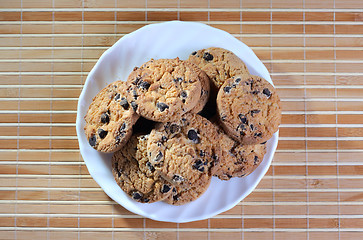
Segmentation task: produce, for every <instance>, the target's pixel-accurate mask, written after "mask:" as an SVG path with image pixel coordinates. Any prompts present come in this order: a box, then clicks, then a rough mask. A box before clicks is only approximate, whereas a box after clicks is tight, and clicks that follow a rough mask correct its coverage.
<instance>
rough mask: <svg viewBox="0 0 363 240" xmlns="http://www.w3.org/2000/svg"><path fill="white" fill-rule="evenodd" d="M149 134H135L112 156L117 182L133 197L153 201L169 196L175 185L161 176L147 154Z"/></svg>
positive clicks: (141, 200) (136, 199) (138, 199)
mask: <svg viewBox="0 0 363 240" xmlns="http://www.w3.org/2000/svg"><path fill="white" fill-rule="evenodd" d="M147 140H148V135H139V136H136V135H133V136H132V137H131V139H130V140H129V141H128V142H127V144H126V145H125V146H124V147H123V148H121V150H119V151H117V152H115V153H114V155H113V157H112V173H113V175H114V177H115V180H116V182H117V184H118V185H119V186H120V187H121V189H122V190H123V191H124V192H125V193H127V194H128V195H129V196H130V197H131V198H132V199H134V200H135V201H138V202H142V203H152V202H157V201H161V200H163V199H165V198H167V197H168V196H169V195H171V193H172V188H173V186H172V185H171V184H170V183H169V182H167V181H166V180H164V179H163V178H161V177H160V175H159V174H158V173H157V172H156V171H155V169H154V167H153V166H152V165H151V164H150V162H149V158H148V156H147V151H146V148H147Z"/></svg>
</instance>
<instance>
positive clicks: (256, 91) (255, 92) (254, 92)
mask: <svg viewBox="0 0 363 240" xmlns="http://www.w3.org/2000/svg"><path fill="white" fill-rule="evenodd" d="M259 92H260V91H258V90H255V91H252V92H251V93H252V94H255V95H256V94H258V93H259Z"/></svg>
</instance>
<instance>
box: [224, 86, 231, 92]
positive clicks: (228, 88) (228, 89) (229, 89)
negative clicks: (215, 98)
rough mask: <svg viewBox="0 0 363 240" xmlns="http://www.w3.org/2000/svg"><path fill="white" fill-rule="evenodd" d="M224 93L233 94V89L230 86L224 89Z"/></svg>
mask: <svg viewBox="0 0 363 240" xmlns="http://www.w3.org/2000/svg"><path fill="white" fill-rule="evenodd" d="M223 91H224V92H225V93H230V92H231V87H230V86H227V87H224V88H223Z"/></svg>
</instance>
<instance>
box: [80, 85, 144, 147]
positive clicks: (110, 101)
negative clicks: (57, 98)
mask: <svg viewBox="0 0 363 240" xmlns="http://www.w3.org/2000/svg"><path fill="white" fill-rule="evenodd" d="M125 88H126V83H125V82H123V81H116V82H113V83H111V84H109V85H108V86H107V87H105V88H104V89H103V90H102V91H101V92H100V93H98V94H97V95H96V96H95V97H94V98H93V101H92V103H91V105H90V106H89V108H88V111H87V114H86V116H85V117H84V119H85V121H86V125H85V127H84V130H85V133H86V137H87V139H88V142H89V144H90V145H91V146H92V147H93V148H94V149H96V150H98V151H101V152H115V151H117V150H118V149H120V148H121V147H122V146H123V145H124V144H125V143H126V142H127V141H128V139H129V138H130V137H131V135H132V126H133V125H134V123H135V122H136V121H137V119H138V118H139V116H138V115H137V114H136V113H135V111H134V109H133V108H132V107H131V106H130V103H129V102H128V101H127V100H126V89H125Z"/></svg>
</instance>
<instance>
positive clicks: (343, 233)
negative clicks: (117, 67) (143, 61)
mask: <svg viewBox="0 0 363 240" xmlns="http://www.w3.org/2000/svg"><path fill="white" fill-rule="evenodd" d="M0 7H1V9H0V165H1V166H0V239H87V240H91V239H362V238H363V194H362V192H363V161H362V160H363V128H362V127H363V51H362V50H363V38H362V37H363V23H362V19H363V10H362V9H363V1H360V0H345V1H344V0H335V1H334V0H324V1H317V0H291V1H287V0H286V1H283V0H250V1H248V0H225V1H222V0H201V1H196V0H170V1H161V0H159V1H157V0H155V1H154V0H103V1H96V0H87V1H86V0H63V1H61V0H53V1H52V0H44V1H40V0H38V1H35V0H0ZM175 19H179V20H186V21H200V22H204V23H208V24H209V25H211V26H213V27H216V28H220V29H223V30H226V31H228V32H229V33H231V34H233V35H234V36H235V37H236V38H238V39H240V40H241V41H243V42H244V43H246V44H247V45H249V46H250V47H251V48H252V49H253V50H254V52H255V53H256V54H257V56H258V57H259V58H260V59H261V60H262V61H263V63H264V64H265V65H266V67H267V68H268V69H269V71H270V73H271V76H272V79H273V81H274V83H275V85H276V87H277V89H278V92H279V95H280V97H281V99H282V106H283V123H282V125H281V130H280V136H281V137H280V141H279V146H278V150H277V152H276V154H275V158H274V161H273V163H272V166H271V168H270V170H269V172H268V173H267V175H266V176H265V177H264V178H263V180H262V181H261V183H260V184H259V185H258V187H257V189H256V190H255V191H254V192H253V193H252V194H251V195H249V196H248V197H247V198H246V199H245V200H244V201H242V202H240V203H239V204H238V205H237V206H236V207H234V208H233V209H231V210H229V211H227V212H225V213H222V214H220V215H218V216H216V217H213V218H211V219H208V220H204V221H198V222H192V223H184V224H175V223H162V222H156V221H152V220H150V219H145V218H142V217H140V216H138V215H135V214H133V213H130V212H128V211H127V210H125V209H124V208H123V207H121V206H119V205H117V204H115V202H113V201H112V200H111V199H109V198H108V197H107V196H106V195H105V194H104V192H103V191H102V190H101V189H100V188H99V187H98V185H97V184H96V183H95V181H93V179H92V178H91V177H90V175H89V173H88V171H87V168H86V166H85V164H84V162H83V160H82V158H81V156H80V154H79V150H78V142H77V138H76V131H75V116H76V105H77V98H78V96H79V94H80V92H81V90H82V87H83V83H84V81H85V79H86V77H87V74H88V72H89V71H90V69H91V68H92V67H93V65H94V64H95V62H96V61H97V59H98V58H99V57H100V55H101V54H102V53H103V52H104V51H105V50H106V49H107V48H108V47H110V46H111V45H112V44H113V43H115V42H116V41H117V40H118V39H119V38H121V37H123V36H124V35H125V34H127V33H129V32H131V31H134V30H136V29H138V28H140V27H142V26H144V25H146V24H149V23H153V22H160V21H168V20H175Z"/></svg>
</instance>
